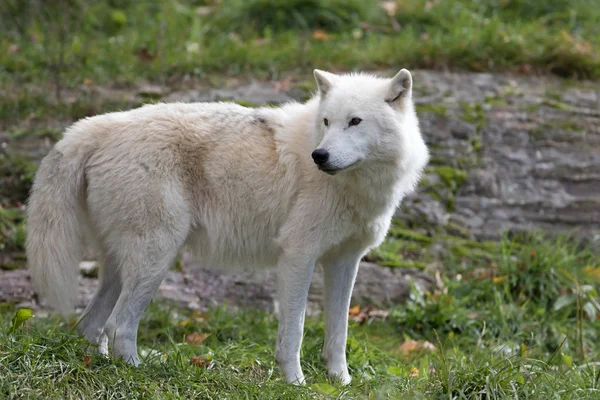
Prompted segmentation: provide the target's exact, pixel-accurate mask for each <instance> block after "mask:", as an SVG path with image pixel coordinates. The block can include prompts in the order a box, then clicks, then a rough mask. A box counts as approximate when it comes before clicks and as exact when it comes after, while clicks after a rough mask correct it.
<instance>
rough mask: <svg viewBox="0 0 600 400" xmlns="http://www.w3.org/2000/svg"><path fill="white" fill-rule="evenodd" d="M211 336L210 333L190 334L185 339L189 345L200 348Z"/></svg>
mask: <svg viewBox="0 0 600 400" xmlns="http://www.w3.org/2000/svg"><path fill="white" fill-rule="evenodd" d="M209 336H210V333H197V332H194V333H190V334H189V335H187V336H186V337H185V342H186V343H187V344H191V345H193V346H200V345H201V344H202V343H204V341H205V340H206V338H207V337H209Z"/></svg>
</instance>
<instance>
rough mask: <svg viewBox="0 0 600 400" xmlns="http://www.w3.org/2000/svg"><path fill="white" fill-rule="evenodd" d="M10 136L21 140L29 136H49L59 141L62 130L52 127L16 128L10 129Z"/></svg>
mask: <svg viewBox="0 0 600 400" xmlns="http://www.w3.org/2000/svg"><path fill="white" fill-rule="evenodd" d="M8 136H9V137H10V138H11V139H14V140H20V139H23V138H28V137H37V138H48V139H51V140H53V141H55V142H56V141H58V140H59V139H60V138H61V137H62V131H60V130H58V129H52V128H40V129H33V130H31V129H21V128H16V129H12V130H9V131H8Z"/></svg>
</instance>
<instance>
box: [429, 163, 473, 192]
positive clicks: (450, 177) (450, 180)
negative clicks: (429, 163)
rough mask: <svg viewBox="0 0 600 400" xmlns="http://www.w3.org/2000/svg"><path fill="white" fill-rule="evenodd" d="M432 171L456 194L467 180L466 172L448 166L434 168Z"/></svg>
mask: <svg viewBox="0 0 600 400" xmlns="http://www.w3.org/2000/svg"><path fill="white" fill-rule="evenodd" d="M432 171H433V172H435V173H436V174H438V176H439V177H440V179H441V180H442V182H443V183H444V184H445V185H446V186H447V187H448V188H450V189H451V190H452V191H453V192H456V191H457V190H458V188H459V187H461V186H462V184H463V183H465V181H466V180H467V173H466V172H465V171H463V170H460V169H456V168H452V167H450V166H447V165H438V166H434V167H433V168H432Z"/></svg>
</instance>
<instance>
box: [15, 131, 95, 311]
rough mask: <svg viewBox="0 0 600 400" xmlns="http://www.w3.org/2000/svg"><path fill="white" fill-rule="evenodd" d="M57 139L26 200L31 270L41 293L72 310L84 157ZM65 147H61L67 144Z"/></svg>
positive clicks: (83, 208)
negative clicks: (68, 148) (66, 149)
mask: <svg viewBox="0 0 600 400" xmlns="http://www.w3.org/2000/svg"><path fill="white" fill-rule="evenodd" d="M59 145H60V143H59V144H58V145H57V146H56V147H55V148H54V149H53V150H52V151H50V153H49V154H48V155H47V156H46V157H45V158H44V160H43V161H42V163H41V166H40V168H39V170H38V172H37V174H36V177H35V182H34V184H33V189H32V191H31V196H30V198H29V202H28V205H27V224H28V225H27V246H26V253H27V259H28V264H29V271H30V273H31V277H32V279H33V283H34V286H35V287H36V289H37V291H38V293H39V295H40V296H41V297H42V298H44V299H45V300H47V301H48V303H49V304H50V306H52V307H53V308H54V309H55V310H57V311H60V312H61V313H63V314H67V313H69V312H71V311H72V310H73V307H74V304H75V299H76V296H77V276H78V273H79V271H78V268H79V262H80V261H81V256H82V251H83V243H82V236H83V226H82V223H83V221H82V218H83V216H84V215H85V214H86V213H87V210H86V206H85V194H84V193H85V173H84V166H85V163H86V160H87V157H86V156H84V155H82V154H81V152H68V153H74V154H72V155H71V154H70V155H66V153H67V152H61V151H60V150H59V149H58V148H59ZM65 147H67V146H63V148H65Z"/></svg>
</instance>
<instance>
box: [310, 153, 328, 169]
mask: <svg viewBox="0 0 600 400" xmlns="http://www.w3.org/2000/svg"><path fill="white" fill-rule="evenodd" d="M312 158H313V160H315V164H318V165H323V164H325V163H326V162H327V160H329V152H328V151H327V150H325V149H316V150H315V151H313V152H312Z"/></svg>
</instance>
